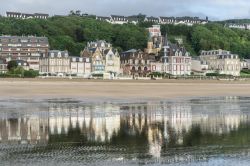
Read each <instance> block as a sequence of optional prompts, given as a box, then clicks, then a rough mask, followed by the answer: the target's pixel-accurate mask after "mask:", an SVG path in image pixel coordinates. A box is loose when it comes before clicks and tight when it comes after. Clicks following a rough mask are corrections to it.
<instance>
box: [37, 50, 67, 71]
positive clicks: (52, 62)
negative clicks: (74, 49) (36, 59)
mask: <svg viewBox="0 0 250 166" xmlns="http://www.w3.org/2000/svg"><path fill="white" fill-rule="evenodd" d="M39 71H40V74H51V75H57V76H63V75H66V74H70V58H69V54H68V51H59V50H51V51H49V53H48V55H43V56H42V57H41V59H40V70H39Z"/></svg>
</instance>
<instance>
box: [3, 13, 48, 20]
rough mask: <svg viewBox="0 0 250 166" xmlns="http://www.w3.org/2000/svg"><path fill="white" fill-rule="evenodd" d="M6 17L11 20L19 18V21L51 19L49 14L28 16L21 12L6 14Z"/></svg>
mask: <svg viewBox="0 0 250 166" xmlns="http://www.w3.org/2000/svg"><path fill="white" fill-rule="evenodd" d="M6 16H7V17H9V18H18V19H29V18H36V19H47V18H48V17H49V15H48V14H43V13H34V14H27V13H20V12H6Z"/></svg>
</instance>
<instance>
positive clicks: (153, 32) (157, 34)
mask: <svg viewBox="0 0 250 166" xmlns="http://www.w3.org/2000/svg"><path fill="white" fill-rule="evenodd" d="M147 30H148V33H149V39H148V44H147V48H146V49H145V50H144V52H145V53H147V54H155V55H156V54H158V53H159V52H160V51H161V49H162V46H163V37H162V35H161V27H160V25H153V26H152V27H150V28H148V29H147Z"/></svg>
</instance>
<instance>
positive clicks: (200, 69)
mask: <svg viewBox="0 0 250 166" xmlns="http://www.w3.org/2000/svg"><path fill="white" fill-rule="evenodd" d="M191 70H192V72H193V73H194V74H195V75H206V73H207V72H208V65H207V64H206V63H204V62H202V61H201V60H200V59H199V58H198V59H192V65H191Z"/></svg>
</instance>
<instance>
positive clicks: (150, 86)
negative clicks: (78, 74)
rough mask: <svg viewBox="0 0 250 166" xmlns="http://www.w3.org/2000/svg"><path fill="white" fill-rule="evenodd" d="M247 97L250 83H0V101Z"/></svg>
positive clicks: (164, 81)
mask: <svg viewBox="0 0 250 166" xmlns="http://www.w3.org/2000/svg"><path fill="white" fill-rule="evenodd" d="M249 95H250V81H217V80H211V81H209V80H205V81H202V80H147V81H145V80H131V81H121V80H118V81H104V80H68V79H0V97H1V98H85V99H118V100H123V99H129V100H136V99H137V100H138V99H150V100H154V99H156V100H158V99H172V98H182V97H206V96H249Z"/></svg>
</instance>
